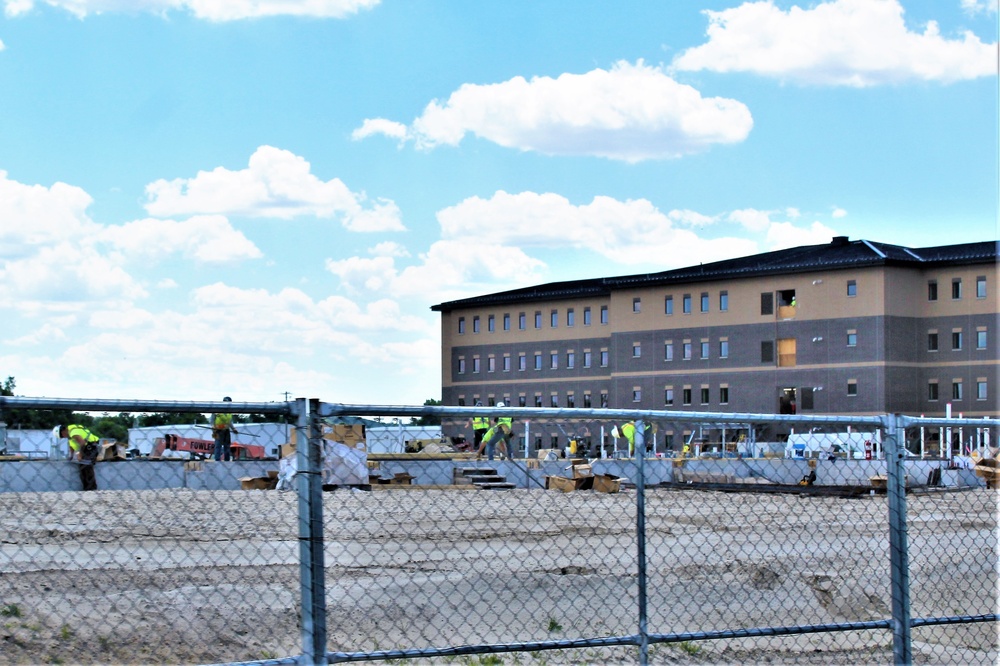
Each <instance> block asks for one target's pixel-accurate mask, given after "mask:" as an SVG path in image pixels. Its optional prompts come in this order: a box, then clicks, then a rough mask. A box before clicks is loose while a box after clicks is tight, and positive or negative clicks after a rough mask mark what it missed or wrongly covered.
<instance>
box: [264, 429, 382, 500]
mask: <svg viewBox="0 0 1000 666" xmlns="http://www.w3.org/2000/svg"><path fill="white" fill-rule="evenodd" d="M297 465H298V454H293V455H290V456H288V457H287V458H282V459H281V461H280V462H279V463H278V485H277V486H276V487H277V489H278V490H291V489H292V488H294V481H293V479H294V478H295V474H296V471H297ZM367 483H368V453H367V452H366V451H364V450H361V449H353V448H351V447H350V446H347V445H346V444H341V443H340V442H331V441H328V440H323V485H324V486H327V485H330V486H360V485H364V484H367Z"/></svg>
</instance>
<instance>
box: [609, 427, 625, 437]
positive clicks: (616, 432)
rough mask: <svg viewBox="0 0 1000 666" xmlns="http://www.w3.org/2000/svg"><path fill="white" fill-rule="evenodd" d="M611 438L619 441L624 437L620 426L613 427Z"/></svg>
mask: <svg viewBox="0 0 1000 666" xmlns="http://www.w3.org/2000/svg"><path fill="white" fill-rule="evenodd" d="M611 436H612V437H614V438H615V439H618V438H619V437H621V436H622V433H621V431H620V430H618V426H611Z"/></svg>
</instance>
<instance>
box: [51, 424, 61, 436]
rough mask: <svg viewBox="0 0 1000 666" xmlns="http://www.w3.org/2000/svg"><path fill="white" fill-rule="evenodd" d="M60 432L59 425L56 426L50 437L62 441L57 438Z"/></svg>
mask: <svg viewBox="0 0 1000 666" xmlns="http://www.w3.org/2000/svg"><path fill="white" fill-rule="evenodd" d="M60 432H62V426H61V425H57V426H56V427H55V428H53V429H52V436H53V437H54V438H55V439H62V438H61V437H60V436H59V433H60Z"/></svg>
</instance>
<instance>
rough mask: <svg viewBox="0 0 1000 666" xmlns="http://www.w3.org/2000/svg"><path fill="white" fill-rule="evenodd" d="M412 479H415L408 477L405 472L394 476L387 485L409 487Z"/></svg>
mask: <svg viewBox="0 0 1000 666" xmlns="http://www.w3.org/2000/svg"><path fill="white" fill-rule="evenodd" d="M414 478H415V477H413V476H410V475H409V474H407V473H406V472H400V473H399V474H396V475H394V476H393V477H392V480H391V481H389V483H393V484H395V485H397V486H409V485H412V483H413V479H414Z"/></svg>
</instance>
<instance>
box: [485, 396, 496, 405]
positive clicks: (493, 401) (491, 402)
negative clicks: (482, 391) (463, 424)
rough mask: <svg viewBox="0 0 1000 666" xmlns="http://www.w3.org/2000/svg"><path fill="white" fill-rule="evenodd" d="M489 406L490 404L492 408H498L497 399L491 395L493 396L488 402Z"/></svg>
mask: <svg viewBox="0 0 1000 666" xmlns="http://www.w3.org/2000/svg"><path fill="white" fill-rule="evenodd" d="M487 404H488V405H489V406H490V407H496V406H497V399H496V398H494V397H493V396H492V395H491V396H490V399H489V400H487Z"/></svg>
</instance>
